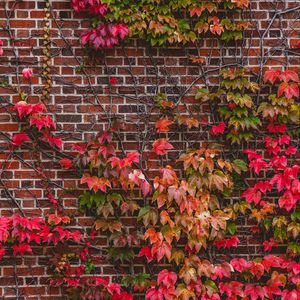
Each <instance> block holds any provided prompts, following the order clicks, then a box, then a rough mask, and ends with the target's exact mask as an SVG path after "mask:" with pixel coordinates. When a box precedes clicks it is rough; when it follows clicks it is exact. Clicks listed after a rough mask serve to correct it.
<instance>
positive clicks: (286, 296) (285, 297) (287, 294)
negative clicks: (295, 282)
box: [282, 289, 300, 300]
mask: <svg viewBox="0 0 300 300" xmlns="http://www.w3.org/2000/svg"><path fill="white" fill-rule="evenodd" d="M299 299H300V291H297V290H295V289H294V290H292V291H289V290H284V291H283V292H282V300H299Z"/></svg>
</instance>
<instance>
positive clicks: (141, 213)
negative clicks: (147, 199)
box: [137, 205, 151, 221]
mask: <svg viewBox="0 0 300 300" xmlns="http://www.w3.org/2000/svg"><path fill="white" fill-rule="evenodd" d="M150 209H151V206H149V205H148V206H144V207H142V208H141V209H140V211H139V214H138V217H137V219H138V220H139V221H140V220H141V219H142V218H143V217H144V216H145V215H146V214H147V213H148V212H149V211H150Z"/></svg>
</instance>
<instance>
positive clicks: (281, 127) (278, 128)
mask: <svg viewBox="0 0 300 300" xmlns="http://www.w3.org/2000/svg"><path fill="white" fill-rule="evenodd" d="M267 129H268V131H269V132H270V133H284V132H285V131H286V125H285V124H278V125H274V124H273V123H271V124H269V125H268V126H267Z"/></svg>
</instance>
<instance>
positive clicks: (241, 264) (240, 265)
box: [230, 258, 251, 273]
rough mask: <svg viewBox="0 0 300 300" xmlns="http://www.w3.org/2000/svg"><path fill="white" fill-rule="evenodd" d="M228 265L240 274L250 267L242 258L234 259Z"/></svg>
mask: <svg viewBox="0 0 300 300" xmlns="http://www.w3.org/2000/svg"><path fill="white" fill-rule="evenodd" d="M230 264H231V265H232V267H233V268H234V269H235V270H237V271H238V272H240V273H242V272H243V271H245V270H248V269H249V268H250V267H251V263H250V262H248V261H246V260H245V259H244V258H234V259H232V260H231V262H230Z"/></svg>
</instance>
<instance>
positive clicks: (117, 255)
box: [107, 247, 134, 263]
mask: <svg viewBox="0 0 300 300" xmlns="http://www.w3.org/2000/svg"><path fill="white" fill-rule="evenodd" d="M107 252H108V256H109V258H110V259H112V260H113V261H118V260H120V261H121V262H122V263H124V261H131V260H132V259H133V258H134V252H133V250H132V249H131V248H126V247H124V248H109V249H108V250H107Z"/></svg>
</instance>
